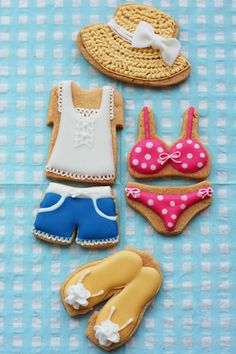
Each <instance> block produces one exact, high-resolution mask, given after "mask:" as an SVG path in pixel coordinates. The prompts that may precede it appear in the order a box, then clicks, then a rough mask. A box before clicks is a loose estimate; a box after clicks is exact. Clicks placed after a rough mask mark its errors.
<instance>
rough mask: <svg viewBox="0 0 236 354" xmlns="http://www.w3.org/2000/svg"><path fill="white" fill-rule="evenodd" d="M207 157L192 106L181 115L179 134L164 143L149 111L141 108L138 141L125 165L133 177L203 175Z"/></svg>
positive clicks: (206, 169) (190, 176)
mask: <svg viewBox="0 0 236 354" xmlns="http://www.w3.org/2000/svg"><path fill="white" fill-rule="evenodd" d="M210 165H211V159H210V156H209V153H208V151H207V150H206V148H205V147H204V145H203V144H202V142H201V141H200V138H199V135H198V113H197V111H196V109H194V108H193V107H191V108H189V109H188V110H187V111H186V112H185V114H184V120H183V127H182V133H181V135H180V137H179V138H178V140H177V141H176V142H174V143H173V144H172V145H171V146H168V145H167V144H166V143H165V142H164V141H163V140H161V139H160V137H159V136H158V135H156V129H155V121H154V116H153V112H152V110H151V109H149V108H148V107H144V108H143V109H142V111H141V113H140V118H139V133H138V140H137V142H136V144H135V145H134V147H133V148H132V150H131V151H130V153H129V155H128V168H129V172H130V174H131V176H133V177H134V178H143V179H151V178H158V177H164V176H181V177H186V178H201V179H202V178H206V177H207V176H208V175H209V173H210Z"/></svg>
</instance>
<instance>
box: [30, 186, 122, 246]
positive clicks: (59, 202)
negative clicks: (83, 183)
mask: <svg viewBox="0 0 236 354" xmlns="http://www.w3.org/2000/svg"><path fill="white" fill-rule="evenodd" d="M33 234H34V235H35V236H36V237H38V238H41V239H43V240H45V241H48V242H54V241H55V242H58V243H61V244H69V243H71V242H72V241H73V240H74V239H75V241H76V242H77V243H78V244H80V245H82V246H95V245H99V244H100V245H105V244H106V243H114V244H116V243H117V242H118V241H119V235H118V225H117V212H116V205H115V201H114V199H113V196H112V192H111V188H110V187H90V188H74V187H71V186H67V185H64V184H59V183H50V184H49V186H48V188H47V190H46V193H45V196H44V198H43V200H42V202H41V204H40V209H39V210H38V214H37V216H36V220H35V223H34V229H33Z"/></svg>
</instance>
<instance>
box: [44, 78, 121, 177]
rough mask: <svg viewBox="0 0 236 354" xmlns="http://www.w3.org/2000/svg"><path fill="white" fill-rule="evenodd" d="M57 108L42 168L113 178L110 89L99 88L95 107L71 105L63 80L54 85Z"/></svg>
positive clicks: (68, 174) (67, 85)
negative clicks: (58, 116) (57, 116)
mask: <svg viewBox="0 0 236 354" xmlns="http://www.w3.org/2000/svg"><path fill="white" fill-rule="evenodd" d="M58 111H59V112H60V113H61V119H60V125H59V130H58V134H57V138H56V142H55V144H54V147H53V149H52V152H51V155H50V157H49V160H48V162H47V166H46V171H47V172H52V173H53V174H55V175H60V176H63V177H65V178H67V179H76V180H86V181H87V180H91V181H102V180H110V179H112V178H114V176H115V163H114V154H113V147H112V134H111V120H112V119H114V90H113V89H112V88H111V87H109V86H104V87H103V89H102V100H101V105H100V108H99V109H87V108H83V107H75V106H74V103H73V98H72V87H71V81H63V82H61V83H60V84H59V86H58ZM55 177H56V176H55Z"/></svg>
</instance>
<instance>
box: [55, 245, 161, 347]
mask: <svg viewBox="0 0 236 354" xmlns="http://www.w3.org/2000/svg"><path fill="white" fill-rule="evenodd" d="M161 282H162V276H161V271H160V267H159V265H158V263H157V262H156V261H155V260H154V259H153V258H152V257H151V256H150V255H149V254H147V253H146V252H143V251H138V250H133V249H127V250H123V251H120V252H117V253H115V254H113V255H112V256H109V257H107V258H105V259H102V260H100V261H95V262H92V263H88V264H87V265H84V266H82V267H80V268H78V269H77V270H76V271H75V272H73V273H72V274H71V275H70V276H69V277H68V278H67V279H66V281H65V282H64V283H63V285H62V287H61V298H62V302H63V304H64V306H65V309H66V310H67V311H68V313H69V314H70V315H71V316H76V315H82V314H85V313H87V312H88V311H91V310H92V309H93V307H94V306H95V305H97V304H99V303H101V302H103V301H104V300H108V301H107V302H106V303H105V305H104V306H103V307H102V308H101V310H100V311H99V312H97V311H96V312H94V313H93V315H92V316H91V318H90V319H89V324H88V327H87V331H86V334H87V336H88V338H89V339H90V340H91V341H92V342H94V343H95V344H96V345H97V346H99V347H101V348H102V349H104V350H106V351H110V350H113V349H116V348H118V347H120V346H121V345H123V344H124V343H126V342H127V341H128V340H129V338H130V337H131V336H132V335H133V334H134V333H135V331H136V330H137V328H138V326H139V324H140V322H141V320H142V317H143V315H144V312H145V310H146V309H147V308H148V307H149V305H150V304H151V302H152V300H153V299H154V297H155V295H156V294H157V293H158V291H159V289H160V287H161ZM143 284H145V286H143ZM131 305H132V306H131Z"/></svg>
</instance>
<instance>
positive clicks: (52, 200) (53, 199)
mask: <svg viewBox="0 0 236 354" xmlns="http://www.w3.org/2000/svg"><path fill="white" fill-rule="evenodd" d="M65 199H66V197H65V196H64V195H58V194H55V193H47V194H46V195H45V198H44V199H43V201H42V203H41V205H40V208H39V210H38V213H48V212H50V211H54V210H57V209H58V208H60V206H62V204H63V203H64V201H65Z"/></svg>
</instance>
